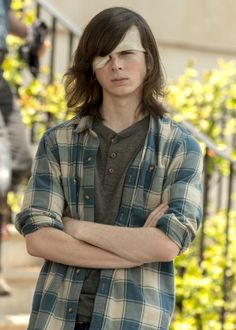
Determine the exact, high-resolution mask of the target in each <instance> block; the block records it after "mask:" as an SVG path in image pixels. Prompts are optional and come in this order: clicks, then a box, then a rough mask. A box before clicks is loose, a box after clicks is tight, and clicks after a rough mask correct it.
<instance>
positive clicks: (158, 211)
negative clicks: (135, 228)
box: [144, 205, 168, 227]
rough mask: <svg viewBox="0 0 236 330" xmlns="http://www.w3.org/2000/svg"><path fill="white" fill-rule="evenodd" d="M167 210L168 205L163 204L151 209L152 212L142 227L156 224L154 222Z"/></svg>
mask: <svg viewBox="0 0 236 330" xmlns="http://www.w3.org/2000/svg"><path fill="white" fill-rule="evenodd" d="M167 210H168V205H164V206H162V207H159V208H157V209H155V210H154V211H152V213H150V215H149V217H148V218H147V221H146V222H145V225H144V227H148V226H152V225H154V224H156V222H157V221H158V220H159V219H160V218H161V217H162V216H163V215H164V214H165V212H166V211H167Z"/></svg>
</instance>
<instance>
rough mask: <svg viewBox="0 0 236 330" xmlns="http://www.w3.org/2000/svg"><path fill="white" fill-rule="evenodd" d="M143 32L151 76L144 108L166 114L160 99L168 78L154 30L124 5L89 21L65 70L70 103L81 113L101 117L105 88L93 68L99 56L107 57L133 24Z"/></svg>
mask: <svg viewBox="0 0 236 330" xmlns="http://www.w3.org/2000/svg"><path fill="white" fill-rule="evenodd" d="M133 25H135V26H136V27H137V28H138V30H139V33H140V37H141V42H142V45H143V48H144V49H145V50H146V53H145V56H146V65H147V75H146V78H145V81H144V84H143V98H142V103H141V107H140V109H141V111H142V112H143V113H146V112H147V111H148V112H150V113H152V114H153V115H157V116H162V115H163V114H164V112H165V110H164V108H163V107H162V106H161V104H160V102H159V98H160V97H162V96H163V95H164V92H163V90H164V78H163V71H162V65H161V61H160V56H159V52H158V49H157V45H156V41H155V38H154V36H153V34H152V31H151V29H150V27H149V25H148V24H147V22H146V21H145V20H144V18H143V17H142V16H140V15H139V14H138V13H136V12H134V11H132V10H130V9H127V8H123V7H113V8H108V9H105V10H103V11H102V12H100V13H99V14H97V15H96V16H95V17H93V18H92V20H91V21H90V22H89V23H88V25H87V26H86V28H85V29H84V32H83V34H82V36H81V38H80V41H79V44H78V47H77V49H76V51H75V54H74V58H73V62H72V65H71V67H70V68H69V69H68V71H67V72H66V73H65V91H66V98H67V106H68V107H69V108H74V109H75V111H76V113H80V114H81V116H85V115H96V116H98V117H100V114H99V111H98V109H99V107H100V106H101V104H102V98H103V96H102V88H101V86H100V84H99V83H98V81H97V80H96V79H95V75H94V73H93V69H92V62H93V60H94V58H95V57H96V56H106V55H108V54H109V53H111V52H112V50H113V49H115V48H116V46H117V45H118V44H119V42H120V41H121V40H122V38H123V36H124V35H125V33H126V32H127V31H128V30H129V28H130V27H131V26H133Z"/></svg>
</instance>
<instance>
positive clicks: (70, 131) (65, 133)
mask: <svg viewBox="0 0 236 330" xmlns="http://www.w3.org/2000/svg"><path fill="white" fill-rule="evenodd" d="M89 122H90V118H89V117H83V118H81V117H80V116H79V115H77V116H75V117H73V118H71V119H70V120H67V121H65V122H63V123H61V124H59V125H57V126H54V127H52V128H50V129H48V130H47V131H46V132H45V133H44V135H43V137H42V139H43V140H44V141H46V143H53V144H58V145H66V144H71V143H72V142H73V141H74V137H75V136H78V134H80V133H81V132H83V131H84V130H85V129H87V128H88V127H89Z"/></svg>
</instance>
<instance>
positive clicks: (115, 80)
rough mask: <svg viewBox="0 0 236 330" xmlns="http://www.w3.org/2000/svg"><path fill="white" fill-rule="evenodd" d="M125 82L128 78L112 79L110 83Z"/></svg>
mask: <svg viewBox="0 0 236 330" xmlns="http://www.w3.org/2000/svg"><path fill="white" fill-rule="evenodd" d="M125 80H128V78H114V79H112V80H111V81H112V82H121V81H125Z"/></svg>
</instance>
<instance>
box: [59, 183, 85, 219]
mask: <svg viewBox="0 0 236 330" xmlns="http://www.w3.org/2000/svg"><path fill="white" fill-rule="evenodd" d="M61 182H62V188H63V192H64V198H65V210H64V214H65V215H67V216H71V217H72V218H77V215H78V192H79V185H80V180H79V178H73V177H61Z"/></svg>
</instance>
